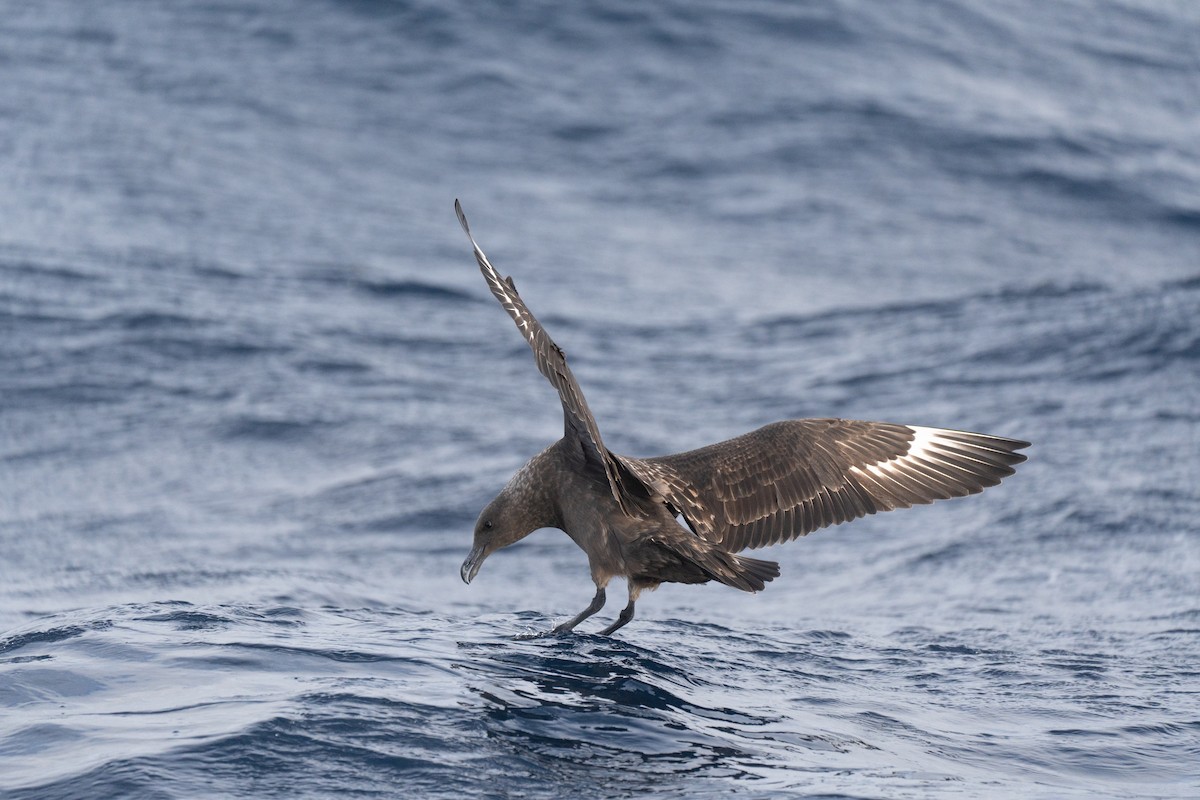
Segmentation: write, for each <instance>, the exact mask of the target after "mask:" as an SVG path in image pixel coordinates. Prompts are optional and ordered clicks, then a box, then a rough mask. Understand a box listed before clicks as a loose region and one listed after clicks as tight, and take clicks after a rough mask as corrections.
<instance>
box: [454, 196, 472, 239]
mask: <svg viewBox="0 0 1200 800" xmlns="http://www.w3.org/2000/svg"><path fill="white" fill-rule="evenodd" d="M454 213H455V214H456V215H457V216H458V224H459V225H462V229H463V233H465V234H467V238H468V239H470V240H471V243H472V244H474V243H475V237H473V236H471V226H470V225H468V224H467V215H466V214H464V213H463V210H462V203H460V202H458V198H457V197H456V198H454Z"/></svg>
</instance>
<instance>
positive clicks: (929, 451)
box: [850, 425, 994, 483]
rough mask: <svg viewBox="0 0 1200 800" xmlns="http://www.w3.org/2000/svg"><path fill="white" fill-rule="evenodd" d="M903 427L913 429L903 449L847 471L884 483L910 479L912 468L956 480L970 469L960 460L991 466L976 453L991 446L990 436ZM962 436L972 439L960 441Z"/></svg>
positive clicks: (967, 473) (991, 463)
mask: <svg viewBox="0 0 1200 800" xmlns="http://www.w3.org/2000/svg"><path fill="white" fill-rule="evenodd" d="M904 427H906V428H908V429H909V430H910V431H912V432H913V440H912V441H911V442H909V444H908V451H907V452H906V453H904V454H902V455H898V456H895V457H893V458H890V459H887V460H886V461H877V462H875V463H874V464H867V465H865V466H863V467H857V466H854V467H850V472H852V473H854V474H855V475H857V476H859V477H873V478H875V479H876V480H877V481H878V480H883V481H885V482H886V483H893V482H894V481H897V480H899V481H901V482H902V481H903V480H904V479H905V478H906V477H908V478H909V479H911V477H912V475H913V473H914V472H916V473H917V474H920V473H922V472H923V473H926V474H929V473H933V474H934V475H937V476H940V477H942V478H944V479H946V480H947V481H953V482H957V481H960V480H962V479H963V478H964V477H965V476H967V475H969V474H970V473H971V471H970V470H967V469H965V468H964V465H963V463H962V462H964V461H967V462H972V463H977V464H979V465H981V467H993V466H994V462H992V461H990V460H987V459H985V458H982V457H980V453H979V450H981V449H982V450H985V451H986V450H991V448H990V447H988V444H987V441H986V440H987V439H989V438H991V437H988V436H984V435H982V434H977V433H963V432H961V431H952V430H946V429H943V428H923V427H920V426H918V425H905V426H904ZM966 437H969V438H970V439H971V440H973V441H964V438H966ZM955 462H958V463H955Z"/></svg>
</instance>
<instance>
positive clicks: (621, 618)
mask: <svg viewBox="0 0 1200 800" xmlns="http://www.w3.org/2000/svg"><path fill="white" fill-rule="evenodd" d="M633 604H634V599H633V598H632V597H631V598H629V605H627V606H625V607H624V608H623V609H621V613H620V614H618V615H617V621H616V622H614V623H613V624H612V625H609V626H608V627H607V628H605V629H604V630H602V631H600V635H601V636H608V635H609V634H610V633H612V632H613V631H615V630H616V629H617V628H620V627H622V626H623V625H625V624H626V623H628V622H629V620H631V619H633Z"/></svg>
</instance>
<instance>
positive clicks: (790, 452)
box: [621, 419, 1029, 552]
mask: <svg viewBox="0 0 1200 800" xmlns="http://www.w3.org/2000/svg"><path fill="white" fill-rule="evenodd" d="M1028 446H1029V443H1028V442H1022V441H1018V440H1016V439H1005V438H1002V437H999V436H988V435H985V434H981V433H968V432H965V431H952V430H943V429H940V428H921V427H917V426H912V425H893V424H891V423H886V422H860V421H856V420H844V419H802V420H788V421H786V422H776V423H774V424H772V425H767V426H766V427H763V428H759V429H758V430H756V431H753V432H751V433H747V434H745V435H744V436H739V437H737V438H736V439H730V440H728V441H725V442H720V443H718V444H714V445H709V446H708V447H702V448H700V449H698V450H691V451H688V452H686V453H677V454H675V455H670V456H662V457H660V458H648V459H633V458H625V457H622V458H621V461H622V463H623V464H624V465H625V466H626V467H627V468H628V469H629V470H630V471H631V472H633V474H634V475H636V476H637V477H638V478H639V479H640V480H641V481H642V482H643V483H644V484H645V485H646V486H647V487H648V488H650V489H651V490H652V491H653V492H654V493H655V494H657V495H659V496H661V497H662V498H664V499H665V501H666V502H667V503H669V504H670V505H671V506H672V507H673V508H674V509H675V510H676V511H678V512H679V513H681V514H682V515H683V516H684V518H685V519H686V520H687V521H688V523H689V524H690V525H691V527H692V529H693V530H695V531H696V533H697V534H699V535H700V536H703V537H704V538H706V539H708V540H710V541H713V542H717V543H720V544H721V545H723V546H724V547H725V548H726V549H728V550H729V551H731V552H737V551H739V550H744V549H747V548H755V547H765V546H767V545H770V544H777V543H779V542H786V541H789V540H791V539H795V538H797V537H799V536H804V535H805V534H807V533H811V532H812V531H815V530H817V529H818V528H824V527H825V526H827V525H836V524H838V523H841V522H847V521H849V520H852V519H857V518H858V517H862V516H866V515H867V514H874V513H875V512H877V511H890V510H892V509H894V508H908V507H909V506H912V505H917V504H922V503H932V502H933V501H934V500H943V499H946V498H950V497H961V496H963V495H968V494H975V493H976V492H981V491H983V490H984V489H985V488H986V487H988V486H994V485H996V484H997V483H999V482H1000V480H1001V479H1002V478H1004V477H1006V476H1008V475H1011V474H1012V473H1013V467H1014V466H1015V465H1016V464H1019V463H1021V462H1022V461H1024V460H1025V456H1023V455H1021V454H1020V453H1017V452H1015V451H1017V450H1020V449H1022V448H1024V447H1028Z"/></svg>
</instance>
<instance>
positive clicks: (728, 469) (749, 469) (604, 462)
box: [454, 200, 1029, 633]
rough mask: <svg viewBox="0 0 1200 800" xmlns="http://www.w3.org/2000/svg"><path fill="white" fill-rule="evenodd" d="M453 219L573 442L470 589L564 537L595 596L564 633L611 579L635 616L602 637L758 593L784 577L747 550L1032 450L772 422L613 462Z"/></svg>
mask: <svg viewBox="0 0 1200 800" xmlns="http://www.w3.org/2000/svg"><path fill="white" fill-rule="evenodd" d="M454 208H455V211H456V212H457V213H458V219H459V222H460V223H461V224H462V227H463V230H464V231H465V232H466V234H467V237H468V238H469V239H470V240H471V246H472V247H473V248H474V252H475V259H476V261H478V263H479V268H480V270H481V271H482V272H483V276H484V278H485V279H486V280H487V283H488V286H489V287H491V290H492V294H494V295H495V296H496V299H497V300H499V301H500V304H501V305H502V306H503V307H504V309H505V310H506V311H507V312H508V314H509V316H511V317H512V319H513V321H514V322H515V323H516V325H517V328H518V329H519V330H520V331H521V334H522V335H523V336H524V337H525V341H526V342H528V344H529V346H530V347H531V348H532V349H533V353H534V358H535V360H536V362H537V365H538V369H539V370H540V371H541V373H542V374H543V375H545V376H546V379H547V380H549V381H550V383H551V385H553V386H554V387H555V389H557V390H558V394H559V398H560V400H561V401H562V407H563V419H564V433H563V438H562V439H560V440H559V441H558V442H555V443H554V444H553V445H551V446H550V447H548V448H546V450H544V451H543V452H541V453H539V454H538V455H537V456H535V457H534V458H533V459H531V460H530V461H529V463H528V464H526V465H525V466H524V467H522V468H521V469H520V470H519V471H518V472H517V473H516V475H514V476H513V478H512V480H511V481H510V482H509V484H508V486H506V487H505V488H504V490H503V491H502V492H501V493H500V494H499V495H497V496H496V498H495V499H494V500H493V501H492V502H491V503H489V504H488V506H487V507H486V508H485V509H484V510H483V512H482V513H481V514H480V516H479V520H478V522H477V523H476V526H475V542H474V547H473V548H472V550H471V553H470V555H469V556H468V557H467V559H466V561H464V562H463V567H462V577H463V580H464V581H466V582H468V583H470V581H471V579H472V578H474V576H475V574H476V573H477V572H478V570H479V566H480V564H481V563H482V562H483V560H484V559H485V558H487V556H488V555H490V554H491V553H492V552H494V551H495V550H498V549H500V548H501V547H506V546H508V545H510V544H512V543H514V542H516V541H518V540H520V539H522V538H524V537H525V536H527V535H528V534H530V533H532V532H533V531H534V530H537V529H538V528H545V527H556V528H561V529H562V530H564V531H565V532H566V533H567V535H568V536H570V537H571V539H572V540H574V541H575V543H576V544H578V545H579V546H580V547H581V548H582V549H583V550H584V552H586V553H587V555H588V563H589V566H590V569H591V573H592V580H593V581H594V582H595V584H596V595H595V597H594V598H593V599H592V602H591V604H589V606H588V607H587V608H586V609H584V611H583V612H582V613H580V614H579V615H578V616H576V617H575V618H574V619H571V620H569V621H568V622H565V623H563V624H562V625H559V626H558V627H557V628H555V629H554V630H555V631H556V632H558V631H565V630H570V629H572V628H574V627H575V626H576V625H578V624H579V623H580V622H581V621H583V620H584V619H586V618H587V617H589V616H591V615H592V614H594V613H596V612H597V611H599V610H600V608H601V607H603V605H604V601H605V587H606V586H607V584H608V582H609V580H610V579H611V578H613V577H623V578H625V579H626V580H627V582H628V584H629V603H628V605H626V607H625V609H624V610H623V611H622V612H621V614H620V615H619V616H618V618H617V620H616V621H615V622H614V623H613V624H612V625H610V626H608V628H606V629H605V630H604V631H603V633H612V632H613V631H614V630H616V629H617V628H619V627H621V626H622V625H624V624H625V623H627V622H628V621H629V620H630V619H631V618H632V617H633V609H634V603H635V601H636V600H637V597H638V594H639V593H640V592H641V591H642V590H644V589H647V588H654V587H656V586H658V585H659V584H660V583H664V582H675V583H705V582H707V581H710V580H716V581H719V582H721V583H725V584H727V585H729V586H733V587H735V588H738V589H743V590H745V591H758V590H760V589H762V588H763V586H764V585H765V583H766V582H768V581H770V580H772V579H773V578H775V577H778V575H779V566H778V564H776V563H775V562H772V561H763V560H760V559H753V558H747V557H746V556H742V555H737V554H738V553H739V552H740V551H742V550H747V549H753V548H757V547H765V546H767V545H772V544H778V543H780V542H785V541H790V540H791V539H795V538H797V537H799V536H804V535H805V534H808V533H811V532H812V531H815V530H817V529H819V528H824V527H826V526H828V525H836V524H838V523H842V522H848V521H850V520H853V519H857V518H859V517H862V516H866V515H868V514H874V513H876V512H877V511H890V510H892V509H896V508H908V507H909V506H913V505H918V504H923V503H931V502H933V501H934V500H942V499H947V498H951V497H961V496H964V495H968V494H975V493H977V492H980V491H983V489H985V488H987V487H989V486H994V485H996V484H997V483H999V482H1000V481H1001V479H1003V478H1005V477H1006V476H1008V475H1011V474H1012V473H1013V467H1014V466H1015V465H1017V464H1019V463H1021V462H1022V461H1024V460H1025V456H1023V455H1021V454H1020V453H1017V452H1016V451H1017V450H1020V449H1022V448H1025V447H1028V446H1029V443H1028V442H1023V441H1020V440H1017V439H1007V438H1004V437H999V436H989V435H986V434H981V433H969V432H966V431H955V430H946V429H941V428H926V427H919V426H914V425H896V424H892V423H887V422H863V421H858V420H844V419H802V420H787V421H784V422H776V423H773V424H771V425H767V426H764V427H762V428H759V429H758V430H756V431H752V432H750V433H747V434H745V435H743V436H739V437H737V438H734V439H730V440H728V441H724V442H719V443H717V444H713V445H709V446H707V447H701V448H699V449H697V450H690V451H688V452H685V453H677V454H675V455H669V456H661V457H658V458H645V459H639V458H630V457H627V456H620V455H617V454H616V453H612V452H611V451H609V450H608V449H607V448H606V447H605V446H604V442H603V441H602V440H601V438H600V431H599V429H598V428H597V426H596V420H595V418H594V417H593V416H592V413H591V411H590V409H589V408H588V406H587V401H586V400H585V399H584V397H583V391H582V390H581V389H580V388H579V384H578V383H577V382H576V380H575V376H574V375H573V374H572V373H571V370H570V367H568V366H567V360H566V356H565V355H564V353H563V351H562V350H561V349H560V348H559V347H558V345H556V344H555V343H554V341H553V340H551V338H550V336H549V334H547V333H546V330H545V329H544V328H543V327H542V326H541V324H540V323H539V322H538V321H537V319H536V318H535V317H534V316H533V314H531V313H530V311H529V309H528V308H527V307H526V306H525V303H524V301H523V300H522V299H521V296H520V295H519V294H518V293H517V289H516V286H515V285H514V284H513V281H512V279H511V278H504V277H501V275H500V273H499V272H498V271H497V270H496V268H495V267H493V266H492V264H491V262H490V261H489V260H488V258H487V256H486V255H484V253H483V250H481V249H480V248H479V245H478V244H476V243H475V239H474V237H472V236H471V231H470V228H469V227H468V225H467V219H466V217H465V216H464V215H463V212H462V207H461V206H460V205H459V203H458V201H457V200H456V201H455V203H454ZM677 516H679V517H682V518H683V520H684V521H685V522H686V523H687V526H688V528H687V529H685V528H684V527H682V526H681V525H679V524H678V523H677V522H676V517H677ZM689 529H690V530H689Z"/></svg>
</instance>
